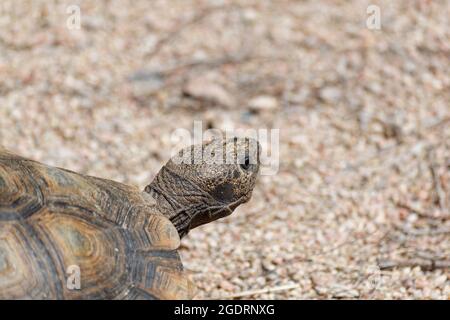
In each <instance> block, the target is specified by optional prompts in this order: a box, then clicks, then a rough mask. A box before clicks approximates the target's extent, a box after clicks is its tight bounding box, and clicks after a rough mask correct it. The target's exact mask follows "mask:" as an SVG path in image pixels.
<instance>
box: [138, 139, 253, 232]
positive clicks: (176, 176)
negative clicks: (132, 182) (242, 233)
mask: <svg viewBox="0 0 450 320" xmlns="http://www.w3.org/2000/svg"><path fill="white" fill-rule="evenodd" d="M259 154H260V145H259V143H258V142H257V141H256V140H254V139H250V138H232V139H229V140H225V141H224V140H219V139H216V140H213V141H210V142H206V143H203V144H200V145H193V146H191V147H188V148H185V149H183V150H181V151H180V152H179V153H178V154H177V155H175V156H174V157H173V158H172V159H170V160H169V161H168V162H167V164H166V165H165V166H164V167H162V168H161V170H160V171H159V173H158V174H157V176H156V177H155V179H154V180H153V181H152V182H151V183H150V184H149V185H148V186H147V187H146V188H145V191H146V192H148V193H151V194H152V195H153V196H154V197H155V198H156V199H157V201H158V206H159V208H160V210H161V211H162V212H163V213H164V214H165V215H166V216H167V217H168V218H169V219H170V220H171V221H172V223H173V224H174V225H175V227H176V228H177V230H178V233H179V234H180V237H182V236H184V235H186V234H187V233H188V232H189V230H190V229H192V228H195V227H197V226H200V225H202V224H205V223H208V222H211V221H214V220H217V219H219V218H222V217H225V216H228V215H230V214H231V213H232V212H233V210H234V209H236V207H238V206H239V205H240V204H242V203H245V202H247V201H248V200H250V198H251V195H252V191H253V188H254V186H255V182H256V177H257V175H258V171H259Z"/></svg>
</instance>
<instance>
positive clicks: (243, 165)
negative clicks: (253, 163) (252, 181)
mask: <svg viewBox="0 0 450 320" xmlns="http://www.w3.org/2000/svg"><path fill="white" fill-rule="evenodd" d="M241 168H242V169H243V170H248V169H249V168H250V158H249V156H245V159H244V163H241Z"/></svg>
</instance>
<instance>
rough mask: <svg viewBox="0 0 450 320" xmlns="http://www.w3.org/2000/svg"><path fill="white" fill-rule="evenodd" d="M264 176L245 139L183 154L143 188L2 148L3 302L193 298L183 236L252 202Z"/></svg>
mask: <svg viewBox="0 0 450 320" xmlns="http://www.w3.org/2000/svg"><path fill="white" fill-rule="evenodd" d="M254 145H256V148H254V147H252V146H254ZM206 152H208V153H209V154H211V155H213V156H215V159H216V160H215V161H211V159H209V160H208V159H207V158H206V157H205V158H202V157H200V158H199V155H204V154H205V153H206ZM181 155H183V157H184V156H186V155H188V157H187V158H189V159H191V160H194V161H191V162H190V163H189V162H188V163H186V162H185V160H186V159H187V158H186V157H184V158H183V157H181ZM217 155H219V158H220V157H221V158H222V159H225V158H226V159H227V161H226V163H220V161H217V159H219V158H218V157H217ZM175 159H176V161H175ZM180 159H183V161H180ZM197 159H200V160H197ZM230 159H232V160H233V163H231V162H230V161H229V160H230ZM252 159H253V160H252ZM254 159H256V160H254ZM258 171H259V144H258V143H256V141H254V140H252V139H246V138H245V139H244V138H233V139H231V140H227V141H219V140H213V142H209V143H204V144H202V145H196V146H191V147H189V148H186V149H183V150H182V151H180V153H179V154H177V155H176V156H175V157H174V158H172V159H171V160H169V161H168V162H167V164H166V165H165V166H164V167H162V168H161V170H160V171H159V172H158V174H157V175H156V177H155V179H154V180H153V181H152V182H151V183H150V184H149V185H148V186H147V187H146V188H145V191H144V192H142V191H140V190H138V189H137V188H135V187H132V186H128V185H124V184H121V183H118V182H114V181H110V180H105V179H100V178H96V177H91V176H86V175H82V174H78V173H75V172H72V171H69V170H65V169H60V168H55V167H51V166H47V165H44V164H42V163H39V162H36V161H33V160H29V159H25V158H22V157H19V156H17V155H14V154H12V153H10V152H8V151H6V150H4V149H1V148H0V298H1V299H179V298H181V299H187V298H192V297H193V293H194V291H195V290H194V287H193V285H192V284H191V282H190V281H189V280H188V278H187V277H186V276H185V274H184V273H183V265H182V263H181V261H180V257H179V255H178V252H177V248H178V247H179V245H180V238H181V237H183V236H184V235H186V234H187V233H188V232H189V230H190V229H191V228H194V227H197V226H199V225H202V224H204V223H207V222H210V221H213V220H216V219H219V218H222V217H224V216H227V215H229V214H231V213H232V211H233V210H234V209H235V208H236V207H237V206H238V205H239V204H241V203H244V202H247V201H248V200H249V199H250V197H251V193H252V190H253V187H254V185H255V180H256V176H257V174H258ZM77 272H79V274H78V276H79V278H80V279H79V285H80V286H79V287H77V283H76V279H75V280H74V282H73V283H70V282H69V280H70V281H73V279H70V278H71V277H72V276H77ZM69 284H72V285H69Z"/></svg>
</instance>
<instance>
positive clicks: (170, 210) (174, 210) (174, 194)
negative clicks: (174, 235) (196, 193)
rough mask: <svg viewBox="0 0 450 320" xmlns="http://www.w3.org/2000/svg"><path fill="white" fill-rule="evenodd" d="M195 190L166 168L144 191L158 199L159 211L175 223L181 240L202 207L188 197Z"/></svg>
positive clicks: (193, 186)
mask: <svg viewBox="0 0 450 320" xmlns="http://www.w3.org/2000/svg"><path fill="white" fill-rule="evenodd" d="M194 188H196V186H195V185H194V184H192V183H191V182H190V181H188V180H187V179H185V178H183V177H181V176H180V175H178V174H176V173H175V172H173V171H172V170H170V169H168V168H166V166H164V167H162V168H161V170H160V171H159V173H158V175H157V176H156V177H155V179H154V180H153V181H152V182H151V183H150V184H149V185H147V186H146V187H145V190H144V191H145V192H147V193H149V194H150V195H152V196H153V198H155V199H156V201H157V204H158V209H159V210H160V211H161V213H162V214H163V215H164V216H166V217H167V218H168V219H169V220H170V221H171V222H172V223H173V225H174V226H175V228H176V229H177V231H178V234H179V235H180V238H182V237H183V236H185V235H186V234H187V233H188V232H189V230H190V229H191V225H192V220H193V218H194V217H195V216H196V214H197V213H198V212H197V211H198V209H199V208H200V207H201V206H198V205H197V204H195V203H193V202H192V199H190V197H189V196H188V195H189V194H191V195H192V190H193V189H194Z"/></svg>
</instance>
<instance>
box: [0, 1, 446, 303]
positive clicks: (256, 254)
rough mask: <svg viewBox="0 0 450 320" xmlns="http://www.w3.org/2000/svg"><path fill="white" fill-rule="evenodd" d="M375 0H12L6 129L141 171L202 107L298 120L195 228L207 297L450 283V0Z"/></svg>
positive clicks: (226, 115)
mask: <svg viewBox="0 0 450 320" xmlns="http://www.w3.org/2000/svg"><path fill="white" fill-rule="evenodd" d="M77 3H79V4H80V8H81V29H79V30H77V29H75V30H73V29H69V28H68V27H67V26H66V20H67V18H68V17H69V15H68V14H67V13H66V9H67V6H68V5H69V4H77ZM369 3H370V2H369V1H362V0H361V1H356V0H353V1H339V0H334V1H332V0H324V1H312V0H311V1H256V0H254V1H186V0H183V1H181V0H177V1H147V0H133V1H131V0H129V1H125V0H117V1H107V0H104V1H95V2H94V1H91V2H88V1H81V2H80V1H75V0H73V1H44V0H30V1H26V0H20V1H15V0H2V1H1V4H0V144H2V145H3V146H5V147H6V148H9V149H11V150H12V151H15V152H17V153H19V154H21V155H24V156H28V157H32V158H34V159H37V160H39V161H43V162H46V163H48V164H51V165H57V166H60V167H66V168H68V169H71V170H75V171H79V172H82V173H86V174H91V175H96V176H100V177H105V178H110V179H114V180H117V181H121V182H124V183H129V184H134V185H137V186H139V187H141V188H143V187H144V186H145V185H146V184H147V183H148V182H150V181H151V179H152V177H153V175H154V174H155V173H156V172H157V170H158V169H159V168H160V167H161V166H162V165H163V163H164V162H165V161H166V160H167V159H168V158H169V157H170V154H171V152H172V148H173V145H172V140H171V137H172V133H173V132H174V130H175V129H177V128H186V129H189V130H191V129H192V127H193V122H194V120H202V121H203V123H204V125H205V127H208V128H218V129H227V128H230V127H232V126H234V127H235V128H265V129H274V128H275V129H280V167H279V171H278V173H277V174H276V175H268V176H262V177H261V178H260V180H259V182H258V185H257V188H256V190H255V191H254V195H253V198H252V200H251V201H250V202H249V203H248V204H246V205H244V206H242V207H240V208H239V209H238V210H237V211H236V212H235V213H234V214H233V215H232V216H230V217H228V218H226V219H224V220H222V221H220V222H216V223H211V224H208V225H205V226H202V227H200V228H198V229H196V230H194V231H193V232H191V234H189V235H188V236H187V237H186V239H184V240H183V244H182V249H181V254H182V258H183V261H184V263H185V266H186V268H187V270H188V272H189V274H190V277H192V279H193V280H194V281H195V282H196V283H197V285H198V287H199V292H198V297H199V298H211V297H220V298H233V297H234V298H249V299H260V298H265V299H299V298H303V299H323V298H367V299H390V298H393V299H411V298H419V299H449V298H450V258H449V257H450V240H449V239H450V236H449V235H450V218H449V217H450V212H449V207H450V90H449V89H450V58H449V57H450V23H449V17H450V2H449V1H445V0H444V1H439V0H435V1H417V0H415V1H406V0H404V1H375V2H374V3H375V4H377V5H378V6H379V7H380V8H381V29H380V30H369V29H368V28H367V27H366V19H367V14H366V9H367V6H368V5H369Z"/></svg>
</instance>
